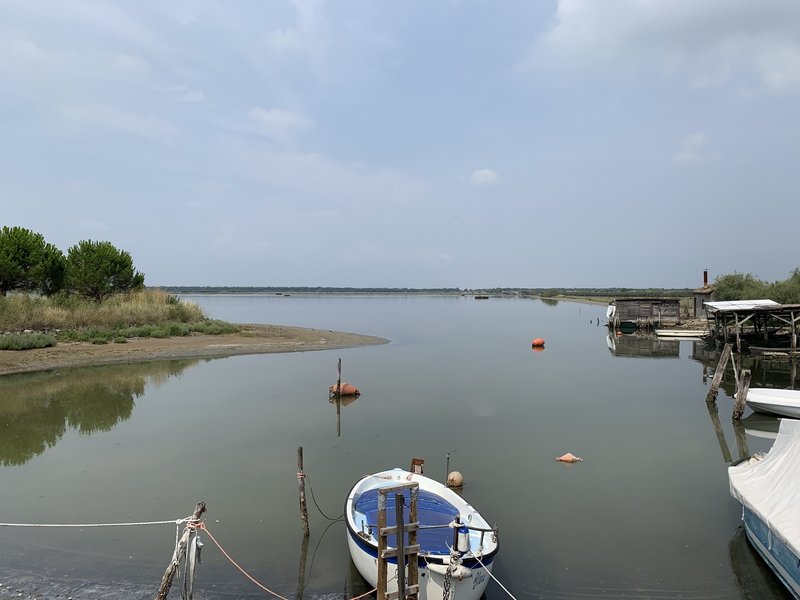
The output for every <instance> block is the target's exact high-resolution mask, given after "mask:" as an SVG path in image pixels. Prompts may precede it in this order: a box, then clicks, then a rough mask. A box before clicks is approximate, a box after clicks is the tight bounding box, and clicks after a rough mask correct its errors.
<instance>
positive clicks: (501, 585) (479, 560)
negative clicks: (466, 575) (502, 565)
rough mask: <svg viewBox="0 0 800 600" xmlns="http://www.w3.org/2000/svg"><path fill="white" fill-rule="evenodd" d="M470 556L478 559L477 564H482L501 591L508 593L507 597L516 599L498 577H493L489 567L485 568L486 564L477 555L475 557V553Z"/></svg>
mask: <svg viewBox="0 0 800 600" xmlns="http://www.w3.org/2000/svg"><path fill="white" fill-rule="evenodd" d="M472 558H474V559H475V560H477V561H478V564H479V565H480V566H482V567H483V568H484V569H486V572H487V573H488V574H489V577H491V578H492V579H494V580H495V582H496V583H497V585H499V586H500V587H501V588H503V591H504V592H505V593H506V594H508V596H509V598H511V599H512V600H517V599H516V598H514V594H512V593H511V592H509V591H508V590H507V589H506V586H504V585H503V584H502V583H500V580H499V579H497V577H495V576H494V575H492V572H491V571H490V570H489V569H487V568H486V565H485V564H483V563H482V562H481V559H480V558H478V557H477V556H476V555H474V554H473V555H472Z"/></svg>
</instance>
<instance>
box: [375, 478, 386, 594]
mask: <svg viewBox="0 0 800 600" xmlns="http://www.w3.org/2000/svg"><path fill="white" fill-rule="evenodd" d="M385 529H386V494H381V493H380V490H378V585H377V586H376V587H377V590H378V592H377V593H378V600H386V584H387V583H388V578H389V577H388V575H389V569H388V568H387V564H386V559H385V558H384V554H385V553H386V545H387V544H386V535H384V534H383V531H384V530H385Z"/></svg>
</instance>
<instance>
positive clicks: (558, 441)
mask: <svg viewBox="0 0 800 600" xmlns="http://www.w3.org/2000/svg"><path fill="white" fill-rule="evenodd" d="M187 299H190V300H192V301H195V302H197V303H199V304H200V305H201V306H202V307H203V308H204V309H205V310H206V311H207V313H208V314H209V315H210V316H212V317H216V318H221V319H226V320H230V321H236V322H253V323H259V322H260V323H280V324H285V325H299V326H308V327H318V328H325V329H335V330H341V331H354V332H358V333H367V334H373V335H378V336H383V337H386V338H390V339H391V340H392V341H391V343H390V344H387V345H383V346H373V347H365V348H353V349H347V350H332V351H323V352H305V353H291V354H282V355H274V354H273V355H262V356H241V357H232V358H227V359H216V360H209V361H172V362H162V363H152V364H145V365H131V366H115V367H107V368H92V369H76V370H64V371H59V372H53V373H42V374H34V375H27V376H13V377H6V378H0V521H3V522H17V523H20V522H33V523H42V522H44V523H55V522H57V523H103V522H118V521H149V520H166V519H175V518H178V517H181V516H185V515H186V514H188V513H190V512H191V509H192V508H193V507H194V505H195V503H196V502H197V501H199V500H203V501H205V502H206V503H207V505H208V513H207V523H208V526H209V528H210V530H211V532H212V533H213V534H214V536H215V537H216V538H217V539H218V540H219V541H220V542H221V543H222V544H223V546H224V547H225V548H226V550H228V551H229V552H230V553H231V554H232V555H233V556H234V558H236V559H237V560H238V561H239V562H240V563H241V564H242V566H243V567H245V568H246V569H247V570H249V571H250V572H251V573H252V574H253V575H254V576H255V577H256V578H257V579H259V580H260V581H262V582H263V583H264V584H266V585H267V586H269V587H270V588H272V589H273V590H275V591H277V592H278V593H281V594H283V595H286V596H290V597H291V596H294V595H295V594H296V592H297V591H298V586H299V585H301V584H300V581H299V580H300V577H299V575H300V573H299V565H300V562H301V555H302V551H303V550H304V548H303V546H302V541H303V540H302V532H301V527H300V522H299V511H298V499H297V480H296V476H295V472H296V465H295V453H296V449H297V447H298V446H301V445H302V446H303V447H304V449H305V467H306V471H307V472H308V474H309V476H310V483H311V486H312V489H313V492H314V496H315V498H316V502H317V503H318V504H319V506H320V508H321V509H322V510H323V511H324V512H325V513H326V514H327V515H328V516H330V517H336V516H338V515H339V514H340V513H341V512H342V507H343V503H344V500H345V497H346V495H347V492H348V491H349V489H350V486H351V485H352V484H353V483H354V482H355V481H356V480H357V479H359V478H360V477H361V476H362V475H364V474H366V473H369V472H373V471H377V470H381V469H385V468H389V467H394V466H401V467H406V468H407V467H408V465H409V464H410V460H411V458H412V457H414V456H417V457H422V458H424V459H425V461H426V463H425V474H426V475H428V476H429V477H434V478H441V479H443V478H444V477H445V475H446V470H447V463H446V461H447V458H446V457H447V455H448V453H449V454H450V469H451V470H454V469H457V470H460V471H461V472H462V473H464V475H465V479H466V482H467V485H466V487H465V488H464V490H463V495H464V496H465V497H467V498H468V499H469V501H470V502H471V503H472V504H473V505H474V506H476V507H477V508H478V509H479V510H480V511H481V512H482V513H483V515H484V516H486V517H487V518H488V519H489V521H491V522H496V523H497V524H498V525H499V527H500V543H501V552H500V555H499V559H498V561H497V563H496V570H495V575H496V576H497V577H498V579H499V580H500V581H501V582H503V584H504V585H506V587H508V588H509V590H510V591H511V592H512V593H513V594H514V595H515V596H516V597H517V598H518V599H522V598H529V597H533V598H592V597H602V598H621V597H625V598H631V597H633V598H784V597H786V596H785V594H784V592H783V588H782V587H781V586H780V584H779V583H777V581H776V580H775V579H774V578H773V576H772V575H771V573H770V572H769V571H768V570H767V569H766V568H765V567H763V565H762V564H761V562H760V561H759V559H758V558H757V556H756V555H755V554H754V553H753V551H752V550H751V549H750V547H749V546H748V545H747V543H746V540H745V539H744V537H743V535H742V533H741V529H740V508H739V507H738V505H737V504H736V503H735V502H734V501H733V500H732V499H731V498H730V496H729V492H728V480H727V472H726V467H727V465H728V462H729V461H731V460H737V459H738V458H739V457H740V456H741V455H747V454H749V453H753V452H756V451H766V450H768V449H769V447H770V445H771V442H772V440H771V438H770V437H769V435H770V434H769V429H770V428H771V427H774V426H775V422H774V421H772V420H769V419H766V420H765V419H754V418H749V419H747V420H746V421H745V426H743V427H738V428H734V427H733V425H732V424H731V419H730V414H731V411H732V400H731V395H732V393H733V389H732V388H731V383H730V381H728V382H726V384H725V385H724V387H723V389H722V390H720V395H719V399H718V401H717V407H718V411H719V412H718V413H716V412H715V411H713V410H709V407H708V406H707V404H706V402H705V401H704V399H705V394H706V392H707V389H708V387H707V386H708V385H709V384H710V376H709V377H708V378H707V379H708V380H707V381H706V378H705V375H706V374H709V375H710V374H711V373H713V366H714V365H715V364H716V355H715V354H714V353H713V352H711V351H708V350H705V349H704V348H702V346H701V345H699V344H695V343H693V342H689V341H684V342H660V343H659V342H658V341H657V340H652V339H649V338H644V337H635V336H624V337H620V338H614V339H613V340H608V339H607V336H606V329H605V328H604V327H603V326H602V325H598V320H600V321H601V322H603V321H604V317H605V307H603V306H591V305H583V304H576V303H564V302H561V303H557V304H552V303H550V304H548V303H544V302H542V301H538V300H523V299H490V300H484V301H475V300H473V299H472V298H457V297H397V296H391V297H380V296H378V297H355V296H354V297H346V296H345V297H340V296H335V297H315V296H310V297H304V296H291V297H286V296H192V297H187ZM534 337H542V338H544V339H545V340H546V341H547V345H546V349H545V350H544V351H542V352H534V351H533V350H532V349H531V346H530V341H531V339H532V338H534ZM338 358H341V359H342V363H343V378H344V379H345V380H346V381H348V382H351V383H354V384H356V385H357V386H358V387H359V388H360V389H361V390H362V392H363V395H362V396H361V397H360V398H358V399H357V400H355V401H354V402H352V403H350V404H348V405H346V406H341V407H339V409H338V410H337V407H336V406H335V405H334V404H331V403H330V402H329V401H328V394H327V388H328V386H329V385H331V384H332V383H334V382H335V380H336V363H337V359H338ZM749 366H751V368H753V370H754V384H753V385H757V384H756V383H755V381H757V382H759V383H763V382H770V383H775V384H776V385H784V386H788V385H789V384H790V374H789V372H788V370H787V369H788V368H787V367H784V366H781V365H780V364H753V365H749ZM568 451H569V452H572V453H574V454H577V455H580V456H582V457H583V458H584V462H582V463H578V464H576V465H565V464H561V463H557V462H555V461H554V460H553V458H554V457H555V456H557V455H560V454H563V453H565V452H568ZM309 500H311V499H309ZM310 510H311V538H310V540H309V544H308V548H307V554H306V563H305V577H304V582H303V583H304V590H303V591H304V593H305V595H306V596H307V597H312V596H315V597H319V596H320V595H324V594H338V595H339V597H341V596H342V595H348V596H350V595H355V594H356V593H360V592H361V591H364V590H365V589H366V588H365V587H364V585H363V582H361V580H360V578H359V577H358V576H357V575H354V574H353V572H352V570H351V565H350V560H349V556H348V554H347V548H346V543H345V529H344V526H343V524H342V523H341V522H338V523H331V522H330V521H328V520H326V519H325V518H324V517H323V516H321V515H320V513H319V512H318V511H317V509H316V508H315V507H314V505H313V503H310ZM174 539H175V528H174V526H169V525H167V526H163V525H162V526H153V527H135V528H134V527H131V528H116V529H99V528H92V529H89V528H84V529H58V530H52V529H47V530H42V529H11V528H7V527H0V575H2V576H4V577H6V578H7V579H8V578H11V577H15V576H18V575H19V574H20V573H25V574H30V573H35V575H36V576H37V577H39V576H42V577H48V578H50V579H58V580H88V581H102V582H111V581H118V582H124V583H126V584H131V585H138V586H141V587H142V589H144V590H145V592H143V597H147V596H148V595H149V596H152V595H154V590H155V588H157V585H158V581H159V580H160V578H161V574H162V573H163V570H164V568H165V566H166V564H167V561H168V559H169V557H170V555H171V553H172V547H173V545H174ZM205 541H206V549H205V550H204V555H203V564H202V566H201V567H200V571H199V575H198V587H199V588H200V589H201V590H202V593H201V594H200V597H205V598H215V597H245V596H246V597H253V598H256V597H264V595H263V594H261V593H260V592H259V591H258V590H257V588H255V586H253V585H252V584H250V583H249V582H247V581H246V580H245V579H244V578H243V577H242V576H241V575H240V574H239V573H238V572H236V571H235V570H234V568H233V567H232V566H230V564H229V563H227V562H226V561H225V560H224V558H223V557H222V556H221V554H220V553H219V552H218V551H217V550H216V548H214V547H213V545H212V543H211V542H210V541H209V540H207V539H206V540H205ZM0 583H2V578H0ZM144 586H147V587H144ZM147 590H149V591H147ZM173 595H176V597H177V596H178V595H179V594H178V591H177V589H176V590H174V591H173ZM486 596H487V598H490V599H492V600H496V599H499V598H504V597H507V596H506V595H505V594H504V592H503V591H502V590H501V589H500V588H499V587H498V586H497V585H495V584H493V583H491V584H490V585H489V588H488V590H487V593H486Z"/></svg>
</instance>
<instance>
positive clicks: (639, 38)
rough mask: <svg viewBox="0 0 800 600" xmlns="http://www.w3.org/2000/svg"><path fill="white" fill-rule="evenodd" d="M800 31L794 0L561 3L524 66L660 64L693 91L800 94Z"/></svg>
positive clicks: (565, 0) (591, 0)
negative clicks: (732, 85) (730, 88)
mask: <svg viewBox="0 0 800 600" xmlns="http://www.w3.org/2000/svg"><path fill="white" fill-rule="evenodd" d="M799 28H800V3H798V2H797V1H796V0H774V1H772V2H769V3H760V2H751V1H750V0H706V1H704V2H697V1H696V0H670V1H669V2H642V1H641V0H604V1H603V2H597V1H596V0H559V1H558V9H557V12H556V16H555V20H554V23H553V25H552V27H551V28H550V30H549V31H548V32H547V34H546V35H545V36H544V38H543V39H542V40H541V42H540V43H538V44H537V45H536V47H535V48H534V49H533V50H532V52H531V54H530V55H529V57H528V59H527V60H525V61H524V62H523V63H522V64H521V65H520V66H521V67H522V68H524V69H526V68H531V67H534V66H537V65H538V66H542V67H545V66H547V65H551V66H552V65H556V66H557V67H558V68H563V67H564V66H571V67H573V68H579V69H580V68H596V67H599V66H601V65H602V66H608V67H611V66H613V67H614V68H619V66H620V65H638V66H642V67H648V68H652V66H653V64H655V65H656V66H657V67H659V68H660V69H661V70H662V71H663V72H683V73H685V74H686V76H687V78H688V80H689V81H690V83H691V84H692V85H696V86H707V85H720V84H722V83H728V82H736V83H739V84H740V83H741V82H742V81H745V82H746V81H748V80H754V81H756V82H758V83H759V84H760V85H761V86H762V87H765V88H767V89H770V90H772V91H776V92H781V91H788V90H800V44H798V42H797V37H796V32H797V30H798V29H799Z"/></svg>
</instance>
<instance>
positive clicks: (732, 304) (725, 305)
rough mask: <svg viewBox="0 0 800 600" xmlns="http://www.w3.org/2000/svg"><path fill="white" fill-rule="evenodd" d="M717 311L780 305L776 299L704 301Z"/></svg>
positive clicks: (705, 304) (704, 303)
mask: <svg viewBox="0 0 800 600" xmlns="http://www.w3.org/2000/svg"><path fill="white" fill-rule="evenodd" d="M703 305H704V306H708V307H709V308H712V309H713V310H715V311H721V312H725V311H732V310H752V309H754V308H774V307H776V306H780V304H778V303H777V302H775V301H774V300H730V301H727V302H703Z"/></svg>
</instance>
